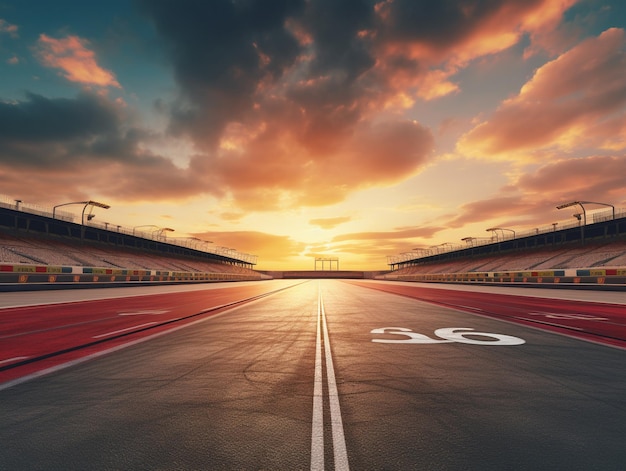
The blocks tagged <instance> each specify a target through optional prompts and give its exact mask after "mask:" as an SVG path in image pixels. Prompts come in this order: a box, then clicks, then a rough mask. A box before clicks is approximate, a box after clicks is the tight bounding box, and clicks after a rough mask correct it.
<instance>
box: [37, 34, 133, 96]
mask: <svg viewBox="0 0 626 471" xmlns="http://www.w3.org/2000/svg"><path fill="white" fill-rule="evenodd" d="M88 46H89V42H88V41H87V40H85V39H82V38H79V37H78V36H67V37H65V38H62V39H55V38H51V37H49V36H47V35H45V34H41V35H40V36H39V40H38V41H37V47H36V55H37V57H38V59H39V60H40V62H41V63H42V64H43V65H44V66H46V67H52V68H55V69H61V71H62V75H63V77H65V78H66V79H67V80H69V81H70V82H77V83H80V84H83V85H95V86H98V87H116V88H121V86H120V84H119V83H118V81H117V79H116V78H115V75H114V74H113V73H112V72H111V71H109V70H106V69H103V68H102V67H100V66H99V65H98V63H97V62H96V57H95V53H94V52H93V51H92V50H90V49H89V48H88Z"/></svg>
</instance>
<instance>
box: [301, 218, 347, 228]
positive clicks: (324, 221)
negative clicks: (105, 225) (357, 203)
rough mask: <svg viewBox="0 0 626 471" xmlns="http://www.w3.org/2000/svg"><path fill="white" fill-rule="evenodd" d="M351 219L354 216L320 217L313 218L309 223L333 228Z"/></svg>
mask: <svg viewBox="0 0 626 471" xmlns="http://www.w3.org/2000/svg"><path fill="white" fill-rule="evenodd" d="M351 220H352V218H351V217H350V216H344V217H336V218H319V219H311V220H310V221H309V224H311V225H313V226H319V227H321V228H322V229H332V228H334V227H337V226H338V225H340V224H343V223H344V222H348V221H351Z"/></svg>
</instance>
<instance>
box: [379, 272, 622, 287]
mask: <svg viewBox="0 0 626 471" xmlns="http://www.w3.org/2000/svg"><path fill="white" fill-rule="evenodd" d="M378 278H379V279H385V280H395V281H418V282H436V283H446V282H447V283H483V284H489V283H493V284H496V283H497V284H502V283H505V284H542V285H570V286H576V285H602V286H607V285H610V286H615V287H624V288H626V268H576V269H565V270H542V271H507V272H470V273H438V274H405V275H402V274H399V275H394V273H393V272H391V273H387V274H386V275H383V276H381V277H378Z"/></svg>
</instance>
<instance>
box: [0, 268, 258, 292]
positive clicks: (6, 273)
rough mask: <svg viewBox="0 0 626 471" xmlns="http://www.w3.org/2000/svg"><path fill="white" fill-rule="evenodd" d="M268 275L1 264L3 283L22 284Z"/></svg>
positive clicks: (206, 279) (252, 278) (242, 278)
mask: <svg viewBox="0 0 626 471" xmlns="http://www.w3.org/2000/svg"><path fill="white" fill-rule="evenodd" d="M267 278H269V277H267V276H264V275H262V274H260V273H259V274H256V273H214V272H182V271H167V270H138V269H119V268H98V267H62V266H50V265H4V264H3V265H0V284H3V285H5V286H6V285H9V286H11V285H20V286H22V287H26V286H34V285H60V284H67V283H69V284H71V285H81V284H90V285H104V284H112V283H116V284H117V283H121V284H123V283H129V282H132V283H136V282H145V283H166V282H170V283H181V282H204V283H206V282H214V281H256V280H261V279H267Z"/></svg>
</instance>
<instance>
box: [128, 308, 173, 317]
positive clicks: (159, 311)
mask: <svg viewBox="0 0 626 471" xmlns="http://www.w3.org/2000/svg"><path fill="white" fill-rule="evenodd" d="M168 312H170V311H169V309H146V310H143V311H129V312H120V313H118V316H143V315H157V314H166V313H168Z"/></svg>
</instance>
